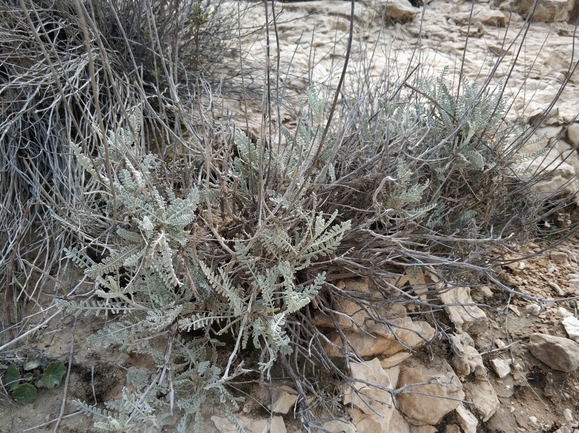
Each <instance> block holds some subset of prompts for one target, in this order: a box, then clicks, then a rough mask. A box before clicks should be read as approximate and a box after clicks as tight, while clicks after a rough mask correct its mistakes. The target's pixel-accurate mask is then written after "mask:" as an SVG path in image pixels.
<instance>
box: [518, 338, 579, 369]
mask: <svg viewBox="0 0 579 433" xmlns="http://www.w3.org/2000/svg"><path fill="white" fill-rule="evenodd" d="M527 347H528V349H529V351H530V352H531V353H532V354H533V356H534V357H535V358H537V359H539V360H540V361H542V362H544V363H545V364H547V365H548V366H549V367H551V368H552V369H553V370H559V371H564V372H567V373H570V372H572V371H575V370H576V369H577V367H579V344H577V343H575V342H574V341H573V340H570V339H568V338H562V337H555V336H552V335H547V334H539V333H535V334H532V335H531V338H530V340H529V344H528V345H527Z"/></svg>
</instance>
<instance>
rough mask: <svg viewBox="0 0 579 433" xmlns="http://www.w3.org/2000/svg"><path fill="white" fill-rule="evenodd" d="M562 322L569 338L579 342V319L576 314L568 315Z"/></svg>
mask: <svg viewBox="0 0 579 433" xmlns="http://www.w3.org/2000/svg"><path fill="white" fill-rule="evenodd" d="M562 323H563V327H564V328H565V331H566V332H567V335H568V336H569V338H570V339H571V340H573V341H575V342H576V343H579V319H577V317H575V316H568V317H565V318H564V319H563V321H562Z"/></svg>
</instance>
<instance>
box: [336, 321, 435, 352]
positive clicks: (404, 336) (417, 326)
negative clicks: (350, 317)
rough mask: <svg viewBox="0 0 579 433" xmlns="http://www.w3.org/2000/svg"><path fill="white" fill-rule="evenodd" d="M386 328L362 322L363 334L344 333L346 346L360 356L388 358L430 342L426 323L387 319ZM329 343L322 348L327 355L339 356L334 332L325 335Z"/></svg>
mask: <svg viewBox="0 0 579 433" xmlns="http://www.w3.org/2000/svg"><path fill="white" fill-rule="evenodd" d="M385 320H387V321H388V322H389V323H390V329H391V330H392V331H390V329H389V328H388V327H387V326H386V325H384V324H382V323H378V322H374V321H366V323H367V326H366V332H364V333H362V332H354V331H344V335H345V337H346V340H347V341H348V344H349V345H351V347H350V348H349V351H350V352H352V347H353V348H354V349H355V350H356V352H358V354H359V355H360V356H361V357H364V358H370V357H374V356H380V357H390V356H392V355H394V354H396V353H398V352H401V351H403V350H407V349H408V350H413V349H417V348H419V347H421V346H423V345H424V344H425V343H426V342H428V341H430V340H431V339H432V338H433V337H434V334H435V333H436V331H435V330H434V328H433V327H432V326H430V325H429V324H428V323H427V322H423V321H419V320H416V321H414V320H412V319H411V318H410V317H398V318H392V319H388V318H386V319H385ZM328 338H329V340H330V341H331V342H332V343H333V344H334V345H335V346H332V345H328V346H326V353H327V354H328V355H329V356H343V350H342V337H341V335H340V334H339V333H338V332H331V333H329V334H328Z"/></svg>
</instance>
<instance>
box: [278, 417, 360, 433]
mask: <svg viewBox="0 0 579 433" xmlns="http://www.w3.org/2000/svg"><path fill="white" fill-rule="evenodd" d="M322 427H323V428H324V429H326V430H327V431H329V432H331V433H357V432H356V427H355V426H354V424H352V423H351V422H349V421H344V420H339V421H337V420H332V421H326V422H325V423H323V424H322ZM271 433H275V432H273V431H272V432H271Z"/></svg>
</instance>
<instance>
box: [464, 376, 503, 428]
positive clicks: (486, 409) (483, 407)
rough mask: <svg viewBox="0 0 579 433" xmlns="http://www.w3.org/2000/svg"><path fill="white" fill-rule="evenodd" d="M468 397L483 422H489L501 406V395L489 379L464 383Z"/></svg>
mask: <svg viewBox="0 0 579 433" xmlns="http://www.w3.org/2000/svg"><path fill="white" fill-rule="evenodd" d="M464 389H465V392H466V398H467V400H468V401H470V402H472V404H473V407H474V412H475V413H476V414H477V415H478V416H479V418H480V419H481V420H482V422H487V421H488V420H489V419H490V418H491V417H492V416H493V415H494V414H495V412H496V411H497V409H498V408H499V406H500V401H499V397H498V396H497V393H496V391H495V389H494V388H493V386H492V385H491V383H490V382H489V381H488V379H487V380H477V381H475V382H467V383H465V384H464Z"/></svg>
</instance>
